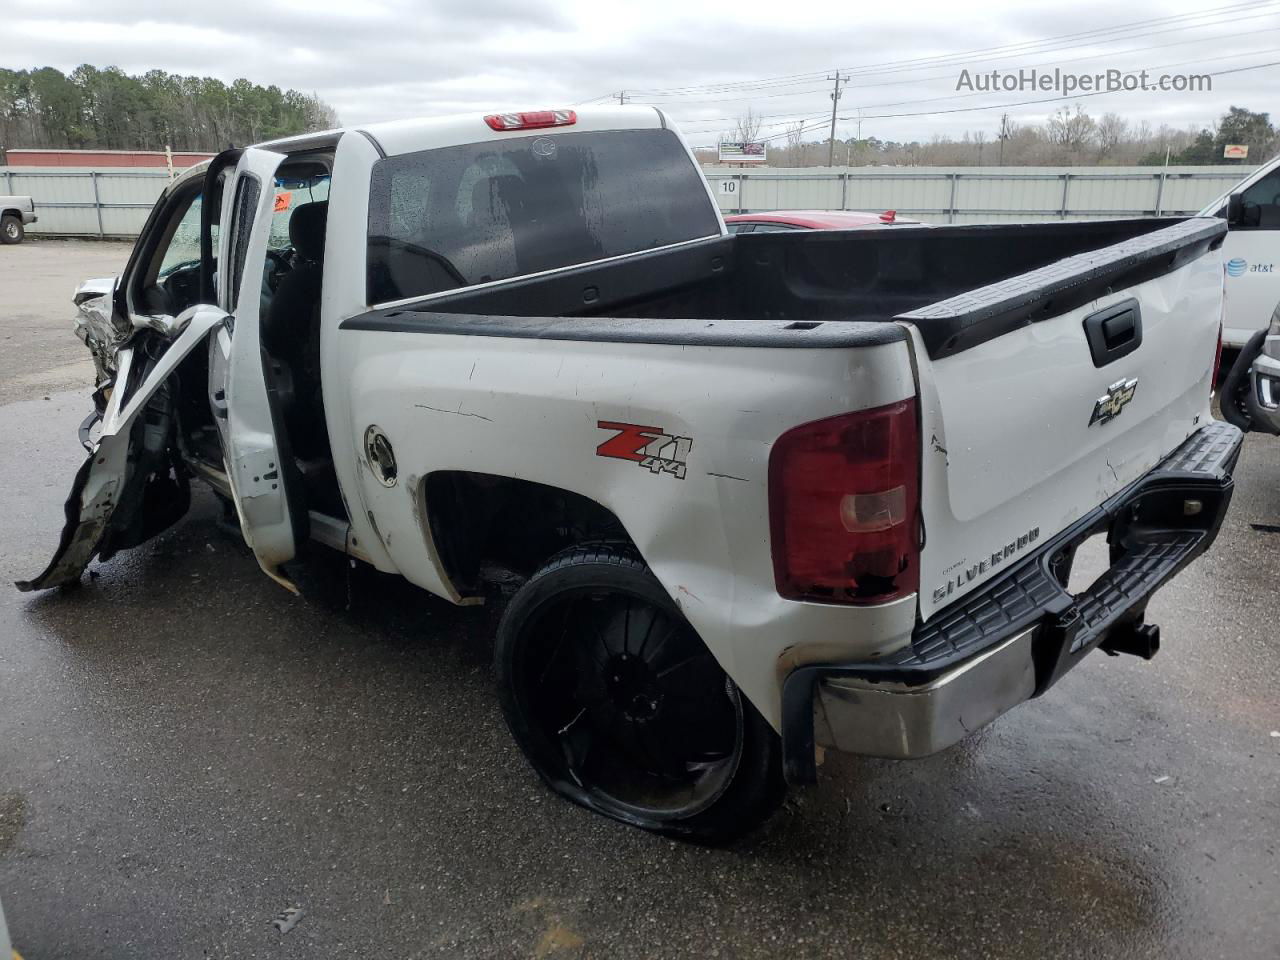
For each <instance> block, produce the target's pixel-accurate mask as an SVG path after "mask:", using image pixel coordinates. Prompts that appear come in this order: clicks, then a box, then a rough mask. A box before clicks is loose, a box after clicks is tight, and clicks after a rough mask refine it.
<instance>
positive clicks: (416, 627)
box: [0, 390, 1280, 960]
mask: <svg viewBox="0 0 1280 960" xmlns="http://www.w3.org/2000/svg"><path fill="white" fill-rule="evenodd" d="M26 395H31V392H30V391H29V390H28V391H27V392H26ZM43 395H44V394H37V395H35V396H34V397H33V398H32V399H26V400H22V401H19V402H15V403H9V404H6V405H4V406H0V444H2V445H3V449H4V451H5V453H4V456H3V457H0V484H3V489H4V491H5V497H4V499H3V501H0V544H3V550H2V551H0V581H2V582H3V583H6V584H7V583H8V582H9V581H12V580H13V579H15V578H18V577H24V576H28V575H30V574H32V573H34V572H36V571H37V570H39V569H40V568H41V567H42V566H43V565H44V563H45V561H46V560H47V559H48V555H49V553H50V551H51V550H52V549H53V546H54V544H55V542H56V539H57V533H58V529H59V527H60V524H61V512H62V500H63V497H64V496H65V491H66V487H67V485H68V484H69V482H70V477H71V474H72V472H73V471H74V469H75V467H76V466H77V464H78V463H79V460H80V457H81V455H82V454H81V451H80V448H79V447H78V445H77V443H76V441H75V427H76V425H77V424H78V422H79V420H80V419H81V417H82V415H83V413H84V411H85V410H86V409H87V407H86V403H87V401H86V399H85V397H86V396H87V391H85V390H82V391H79V392H78V393H53V394H49V396H50V399H49V400H42V399H40V396H43ZM1237 482H1238V487H1237V493H1236V499H1235V503H1234V506H1233V509H1232V512H1231V514H1230V516H1229V518H1228V520H1227V523H1226V526H1225V527H1224V530H1223V533H1222V535H1221V537H1220V538H1219V541H1218V543H1217V545H1216V546H1215V547H1214V549H1213V551H1212V552H1211V553H1210V554H1209V555H1207V556H1206V557H1203V558H1202V559H1200V560H1199V561H1197V562H1196V563H1195V564H1194V565H1193V566H1192V567H1191V568H1190V569H1189V570H1188V571H1186V572H1185V573H1184V574H1182V575H1181V576H1180V577H1179V578H1178V579H1177V580H1176V581H1175V582H1174V584H1173V585H1172V586H1170V587H1169V588H1167V589H1166V590H1165V591H1163V592H1162V593H1160V594H1159V595H1158V596H1157V597H1156V599H1155V600H1154V601H1153V603H1152V604H1151V607H1150V617H1151V619H1152V620H1154V621H1155V622H1157V623H1159V624H1160V625H1161V626H1162V628H1163V631H1164V633H1163V642H1164V649H1163V650H1162V652H1161V653H1160V655H1159V656H1158V657H1157V658H1156V659H1155V660H1154V661H1153V662H1151V663H1144V662H1141V661H1138V660H1134V659H1132V658H1108V657H1105V656H1103V655H1101V654H1097V653H1095V654H1094V655H1092V656H1091V657H1090V658H1089V659H1088V660H1087V661H1086V662H1085V663H1084V664H1083V665H1082V666H1081V667H1080V668H1079V669H1078V670H1076V671H1075V672H1073V673H1071V674H1069V675H1068V676H1067V677H1066V678H1065V679H1064V680H1063V681H1062V682H1061V683H1060V684H1058V685H1057V686H1056V687H1055V688H1054V689H1052V690H1051V691H1050V692H1049V693H1048V695H1046V696H1045V697H1044V698H1042V699H1040V700H1038V701H1034V702H1032V703H1029V704H1026V705H1024V706H1022V707H1020V708H1018V709H1017V710H1015V711H1014V712H1013V713H1011V714H1009V715H1008V716H1006V717H1004V718H1002V719H1001V720H999V721H997V722H996V723H995V724H993V725H992V726H991V727H989V728H987V729H986V730H985V731H983V732H982V733H980V734H979V735H978V736H976V737H974V738H971V739H970V740H968V741H966V742H965V743H963V744H961V745H960V746H958V747H956V748H954V749H952V750H950V751H947V752H945V753H943V754H941V755H939V756H937V757H933V758H930V759H928V760H921V761H913V762H904V763H895V762H890V761H876V760H863V759H858V758H852V757H841V756H834V757H833V756H831V755H829V759H828V762H827V764H826V765H825V766H824V767H823V768H822V771H821V783H820V784H819V786H818V787H816V788H813V789H809V790H805V791H793V792H792V793H791V795H790V799H789V801H788V803H787V805H786V807H785V808H784V810H783V811H782V812H781V813H780V814H779V815H778V816H777V817H775V818H774V819H773V820H772V821H770V823H769V824H767V825H766V827H765V828H764V829H762V830H761V831H760V832H759V833H757V834H756V835H754V836H752V837H750V838H748V839H747V840H745V841H743V842H741V843H740V844H738V845H737V846H735V847H733V848H730V849H727V850H708V849H701V848H696V847H690V846H685V845H681V844H679V843H675V842H673V841H669V840H665V839H661V838H657V837H653V836H649V835H647V834H643V833H640V832H638V831H636V830H633V829H629V828H627V827H623V826H621V825H618V824H615V823H613V822H611V821H606V820H604V819H601V818H600V817H598V816H595V815H593V814H590V813H588V812H587V811H585V810H582V809H579V808H577V807H574V806H571V805H569V804H568V803H566V802H564V801H562V800H559V799H557V798H555V797H553V796H552V795H551V794H549V793H548V792H547V791H546V790H545V789H543V787H542V786H541V785H540V783H539V782H538V780H537V779H536V777H535V776H534V775H533V774H532V773H531V772H530V770H529V769H528V768H527V767H526V765H525V764H524V762H523V760H522V758H521V756H520V754H519V752H518V751H517V749H516V748H515V746H514V745H513V744H512V742H511V740H510V738H509V737H508V735H507V732H506V730H505V728H504V726H503V724H502V720H501V717H500V715H499V711H498V705H497V701H496V697H495V695H494V689H493V684H492V679H491V673H490V652H491V651H490V637H491V633H492V623H491V621H490V618H489V615H488V614H487V613H486V612H485V611H484V610H478V609H469V610H459V609H456V608H453V607H450V606H449V605H448V604H446V603H444V602H442V601H438V600H435V599H433V598H431V597H429V596H427V595H425V594H422V593H420V592H418V591H416V590H414V589H413V588H411V587H408V586H407V585H404V584H400V583H397V582H396V581H395V580H393V579H390V578H385V577H382V576H379V575H376V574H373V573H371V572H369V571H365V570H355V571H351V572H350V574H348V571H347V570H346V569H345V568H344V566H343V565H342V563H341V562H339V561H338V560H337V558H336V557H328V558H327V559H324V560H321V561H319V562H318V563H317V564H316V567H315V569H314V570H313V571H312V572H310V573H309V574H308V576H307V578H306V584H305V585H306V588H307V589H306V591H305V592H306V594H307V595H306V596H305V597H303V598H295V597H293V596H291V595H289V594H288V593H286V592H285V591H283V590H282V589H281V588H279V587H277V586H276V585H274V584H273V583H272V582H271V581H269V580H268V579H267V578H266V577H264V576H263V575H262V574H261V573H259V572H258V570H257V567H256V565H255V563H254V562H253V559H252V557H251V556H250V555H249V554H248V552H247V551H246V549H245V548H244V547H243V545H241V544H239V543H238V542H237V539H236V537H235V536H234V535H233V534H231V533H228V532H227V530H226V529H225V527H223V526H222V525H221V523H220V511H219V509H218V508H217V505H216V503H215V502H214V501H213V499H212V497H211V496H210V495H208V494H207V493H205V492H201V493H199V494H198V496H197V497H196V501H195V503H194V506H193V509H192V511H191V513H190V514H189V516H188V517H187V519H186V520H185V521H183V522H182V523H181V524H180V525H179V526H177V527H176V528H174V529H173V530H170V531H169V532H167V533H166V534H164V535H162V536H161V537H159V538H158V539H157V540H155V541H153V542H151V543H149V544H147V545H145V546H143V547H141V548H139V549H137V550H134V551H131V552H129V553H126V554H122V555H120V556H119V557H117V558H115V559H114V560H112V561H110V562H108V563H105V564H97V565H95V566H94V568H93V570H94V574H95V576H94V577H93V578H89V577H86V578H85V581H84V583H83V585H82V586H81V587H80V588H78V589H76V590H72V591H62V592H55V593H45V594H39V595H28V594H20V593H18V592H17V591H16V590H14V589H12V588H10V587H7V586H5V587H0V900H2V901H3V904H4V910H5V913H6V914H7V916H8V919H9V924H10V927H11V932H12V935H13V939H14V944H15V946H16V947H17V948H18V949H19V950H20V951H21V952H22V953H23V955H24V956H25V957H26V958H27V960H48V958H58V960H63V958H108V957H109V958H120V957H129V958H165V960H176V958H188V957H190V958H205V957H216V958H224V957H227V958H230V957H236V958H249V957H272V958H276V957H280V958H303V957H306V958H314V957H334V956H357V957H379V958H381V957H397V958H409V957H535V958H561V957H565V958H568V957H580V956H591V957H621V958H627V957H675V956H696V957H706V956H716V957H726V958H727V957H757V956H776V955H783V956H788V957H809V956H814V957H828V956H830V957H850V956H857V957H868V958H879V957H944V956H945V957H1009V958H1013V957H1018V958H1026V957H1124V958H1131V957H1151V958H1194V960H1201V958H1211V957H1222V958H1231V960H1250V958H1272V960H1274V958H1276V957H1278V956H1280V910H1277V900H1278V896H1280V737H1273V736H1271V732H1272V731H1277V732H1280V700H1278V698H1277V696H1276V683H1277V678H1278V677H1280V644H1277V641H1276V626H1275V624H1276V621H1275V620H1274V619H1272V617H1273V616H1274V614H1273V612H1272V611H1273V609H1274V600H1273V597H1274V590H1275V587H1276V584H1277V583H1280V533H1276V532H1268V531H1267V530H1265V529H1255V528H1254V527H1253V526H1252V524H1261V525H1263V526H1264V527H1265V526H1266V525H1272V526H1276V527H1280V441H1275V440H1271V439H1267V438H1250V439H1249V440H1248V442H1247V444H1246V447H1245V451H1244V456H1243V459H1242V462H1241V466H1240V468H1239V470H1238V472H1237ZM1094 560H1095V562H1096V560H1097V558H1096V557H1095V558H1094ZM287 908H301V909H302V910H303V911H304V913H303V914H302V916H301V919H300V920H299V921H298V922H297V923H296V925H295V926H294V927H293V928H292V929H291V930H290V931H289V932H288V933H284V934H282V933H281V932H279V931H278V930H277V929H276V928H275V927H274V926H272V924H271V921H272V919H273V918H274V917H276V916H277V915H278V914H279V913H280V912H281V911H283V910H285V909H287Z"/></svg>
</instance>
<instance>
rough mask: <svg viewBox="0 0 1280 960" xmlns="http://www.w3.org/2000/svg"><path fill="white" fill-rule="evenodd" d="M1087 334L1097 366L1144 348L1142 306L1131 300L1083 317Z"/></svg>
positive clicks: (1090, 350) (1094, 363)
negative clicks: (1142, 346)
mask: <svg viewBox="0 0 1280 960" xmlns="http://www.w3.org/2000/svg"><path fill="white" fill-rule="evenodd" d="M1084 335H1085V339H1086V340H1088V341H1089V353H1090V355H1092V357H1093V365H1094V366H1095V367H1105V366H1106V365H1107V364H1109V363H1113V362H1114V361H1116V360H1119V359H1120V358H1121V357H1125V356H1128V355H1129V354H1131V353H1133V351H1135V350H1137V349H1138V347H1140V346H1141V345H1142V307H1141V306H1140V305H1139V304H1138V301H1137V300H1134V299H1132V298H1130V299H1128V300H1122V301H1121V302H1120V303H1113V304H1112V305H1111V306H1109V307H1103V308H1102V309H1101V310H1099V311H1097V312H1096V313H1091V314H1089V316H1087V317H1085V318H1084Z"/></svg>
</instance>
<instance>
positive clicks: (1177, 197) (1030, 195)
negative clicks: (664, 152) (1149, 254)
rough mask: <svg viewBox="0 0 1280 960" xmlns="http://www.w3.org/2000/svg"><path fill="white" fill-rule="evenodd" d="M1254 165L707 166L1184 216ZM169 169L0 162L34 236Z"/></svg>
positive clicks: (106, 222) (833, 185) (139, 209)
mask: <svg viewBox="0 0 1280 960" xmlns="http://www.w3.org/2000/svg"><path fill="white" fill-rule="evenodd" d="M1251 171H1252V168H1248V167H1238V166H1218V167H1172V168H1168V169H1164V168H1161V169H1153V168H1151V167H1115V168H1109V169H1107V168H1098V167H1060V168H1045V167H1032V168H1028V167H1018V168H1009V167H995V168H991V167H986V168H984V167H954V168H945V167H905V168H897V167H848V168H844V169H832V168H829V167H822V168H815V169H778V168H764V169H761V168H746V169H738V168H724V167H712V168H709V169H707V170H706V171H705V173H706V175H707V179H708V180H709V181H711V186H712V189H713V190H714V191H715V194H716V197H717V199H718V200H719V203H720V209H721V210H722V211H724V212H725V213H751V212H755V211H761V210H875V211H879V210H896V211H898V213H900V214H901V215H902V216H904V217H911V218H914V219H918V220H924V221H926V222H933V223H981V222H985V223H993V222H1002V221H1006V222H1007V221H1027V220H1074V219H1098V218H1105V217H1153V216H1184V215H1189V214H1193V213H1196V212H1197V211H1199V210H1200V209H1201V208H1202V207H1204V205H1205V204H1207V203H1209V202H1210V201H1211V200H1213V199H1214V198H1215V197H1218V196H1220V195H1222V194H1224V193H1226V192H1227V191H1228V190H1229V189H1231V187H1232V186H1234V185H1235V184H1236V183H1238V182H1239V181H1240V180H1241V179H1242V178H1243V177H1244V176H1246V175H1247V174H1248V173H1250V172H1251ZM168 182H169V178H168V174H167V173H166V172H165V171H164V170H154V169H145V170H144V169H111V170H84V169H81V170H68V169H65V168H62V169H50V168H43V167H42V168H31V167H28V168H25V169H15V168H7V169H5V168H0V193H10V194H20V195H28V196H31V197H33V198H34V199H35V203H36V207H37V210H36V213H37V215H38V216H39V218H40V219H39V221H38V222H37V223H34V224H32V225H31V227H30V228H29V229H30V232H31V233H33V234H46V235H50V236H99V237H134V236H137V234H138V232H139V231H140V230H141V229H142V225H143V223H144V222H145V221H146V218H147V211H149V210H150V209H151V207H152V205H153V204H154V203H155V201H156V198H157V197H158V196H159V195H160V192H161V191H162V190H163V189H164V187H165V185H166V184H167V183H168Z"/></svg>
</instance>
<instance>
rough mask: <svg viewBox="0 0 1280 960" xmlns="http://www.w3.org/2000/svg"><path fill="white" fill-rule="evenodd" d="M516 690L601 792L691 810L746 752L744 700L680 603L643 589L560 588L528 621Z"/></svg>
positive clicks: (537, 725) (604, 799)
mask: <svg viewBox="0 0 1280 960" xmlns="http://www.w3.org/2000/svg"><path fill="white" fill-rule="evenodd" d="M521 649H522V652H523V656H522V658H521V659H522V660H523V669H520V670H519V671H518V674H517V675H518V676H520V677H522V678H524V679H523V682H522V689H521V690H519V691H517V697H518V699H519V700H520V701H522V706H523V708H524V711H525V712H526V715H527V716H528V717H529V718H530V719H531V721H532V725H533V727H534V729H535V730H536V732H537V734H538V735H539V736H540V737H541V738H542V739H543V740H544V741H545V742H546V743H547V744H548V745H549V751H548V754H549V756H548V759H549V760H550V761H551V762H552V763H553V764H554V765H557V766H558V767H559V768H560V770H561V772H562V774H563V776H564V778H565V779H566V780H568V781H570V782H572V783H574V784H576V786H577V787H578V788H579V789H581V790H583V791H585V792H586V793H587V794H588V795H589V796H590V798H591V799H592V800H594V801H596V802H598V803H601V804H603V805H605V806H606V807H609V808H612V809H613V810H615V811H616V812H619V813H621V814H624V815H629V816H632V817H640V818H644V819H652V820H663V821H671V820H680V819H685V818H688V817H691V816H694V815H696V814H697V813H700V812H701V811H703V810H706V809H707V808H708V807H710V806H711V805H712V804H713V803H714V802H715V801H716V800H717V799H719V798H720V796H721V795H722V794H723V793H724V791H725V789H726V788H727V787H728V785H729V782H730V781H731V780H732V779H733V774H734V773H735V771H736V770H737V767H738V763H739V761H740V759H741V756H742V740H743V719H742V700H741V695H740V694H739V693H738V690H737V687H736V686H734V684H733V683H732V681H730V680H729V679H728V678H727V677H726V676H725V675H724V673H723V672H722V671H721V670H720V667H719V664H717V663H716V661H715V658H714V657H712V656H711V653H710V651H708V650H707V648H706V647H705V646H704V645H703V643H702V641H701V640H700V639H699V638H698V636H697V634H696V633H694V631H693V629H692V627H690V626H689V624H688V623H686V622H685V621H684V620H683V619H681V618H680V617H679V616H678V615H676V614H674V613H672V612H670V611H668V610H665V609H663V608H661V607H658V606H656V605H654V604H653V603H651V602H649V601H648V600H645V599H643V598H641V597H638V596H634V595H630V594H625V593H620V592H618V591H617V590H616V589H612V588H611V589H610V590H608V591H604V590H597V589H591V588H583V589H580V590H571V591H566V592H564V593H560V594H558V595H556V596H555V597H553V598H551V599H550V600H548V601H547V602H545V603H544V604H542V605H541V606H540V607H539V608H538V609H537V610H536V611H535V613H534V615H533V616H531V617H530V618H529V620H528V622H527V624H526V626H525V636H524V638H523V643H522V645H521Z"/></svg>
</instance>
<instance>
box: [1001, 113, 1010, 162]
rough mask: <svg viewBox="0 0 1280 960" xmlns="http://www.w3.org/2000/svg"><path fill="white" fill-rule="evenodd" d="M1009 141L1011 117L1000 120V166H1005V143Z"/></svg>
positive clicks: (1006, 116)
mask: <svg viewBox="0 0 1280 960" xmlns="http://www.w3.org/2000/svg"><path fill="white" fill-rule="evenodd" d="M1008 139H1009V115H1008V114H1007V113H1006V114H1004V115H1003V116H1002V117H1001V118H1000V166H1002V167H1003V166H1004V142H1005V141H1006V140H1008Z"/></svg>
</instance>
